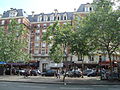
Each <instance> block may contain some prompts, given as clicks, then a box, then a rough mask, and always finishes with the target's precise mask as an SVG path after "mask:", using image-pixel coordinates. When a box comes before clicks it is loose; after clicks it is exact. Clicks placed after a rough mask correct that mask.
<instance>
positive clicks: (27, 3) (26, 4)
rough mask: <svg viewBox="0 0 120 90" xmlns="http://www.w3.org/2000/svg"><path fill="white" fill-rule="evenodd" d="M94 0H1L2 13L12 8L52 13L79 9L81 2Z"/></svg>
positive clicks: (0, 11) (36, 12)
mask: <svg viewBox="0 0 120 90" xmlns="http://www.w3.org/2000/svg"><path fill="white" fill-rule="evenodd" d="M92 1H93V0H0V14H2V13H3V12H4V11H7V10H9V9H10V8H16V9H23V10H24V11H26V13H27V14H31V12H32V11H35V14H39V13H51V12H54V9H57V10H58V12H65V11H67V12H72V11H74V8H76V9H78V7H79V6H80V4H85V3H88V2H89V3H91V2H92Z"/></svg>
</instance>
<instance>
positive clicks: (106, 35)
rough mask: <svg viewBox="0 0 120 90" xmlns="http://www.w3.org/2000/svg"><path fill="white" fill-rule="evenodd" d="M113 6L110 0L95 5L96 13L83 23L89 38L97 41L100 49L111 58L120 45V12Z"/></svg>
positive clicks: (101, 0) (102, 0)
mask: <svg viewBox="0 0 120 90" xmlns="http://www.w3.org/2000/svg"><path fill="white" fill-rule="evenodd" d="M113 4H114V3H113V2H111V1H110V0H100V1H99V2H98V3H94V4H93V5H94V6H96V7H95V11H94V12H92V13H90V14H89V15H88V16H87V17H86V18H85V20H84V23H83V24H84V28H85V33H87V36H88V37H89V36H90V37H91V40H94V41H96V43H97V44H96V45H97V46H98V49H99V50H102V51H105V52H107V53H108V55H109V56H111V54H113V52H115V51H116V49H117V48H118V47H119V45H120V22H119V21H118V18H119V17H120V12H119V10H113V9H112V6H113Z"/></svg>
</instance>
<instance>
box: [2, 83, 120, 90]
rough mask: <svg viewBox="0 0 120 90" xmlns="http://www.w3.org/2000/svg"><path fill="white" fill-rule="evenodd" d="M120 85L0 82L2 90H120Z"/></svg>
mask: <svg viewBox="0 0 120 90" xmlns="http://www.w3.org/2000/svg"><path fill="white" fill-rule="evenodd" d="M119 89H120V85H60V84H35V83H17V82H0V90H119Z"/></svg>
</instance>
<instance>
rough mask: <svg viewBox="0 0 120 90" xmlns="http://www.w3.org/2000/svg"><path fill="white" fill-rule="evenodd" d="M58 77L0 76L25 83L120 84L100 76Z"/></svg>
mask: <svg viewBox="0 0 120 90" xmlns="http://www.w3.org/2000/svg"><path fill="white" fill-rule="evenodd" d="M62 79H63V78H62V77H61V79H58V78H56V77H42V76H29V77H27V78H24V76H9V75H8V76H7V75H6V76H0V82H2V81H3V82H23V83H40V84H71V85H72V84H75V85H120V81H106V80H100V78H99V77H86V76H84V78H69V77H66V79H65V82H62Z"/></svg>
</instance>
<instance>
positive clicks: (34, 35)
mask: <svg viewBox="0 0 120 90" xmlns="http://www.w3.org/2000/svg"><path fill="white" fill-rule="evenodd" d="M91 11H93V8H92V6H91V4H90V3H87V4H81V5H80V7H79V8H78V9H77V10H76V9H75V10H74V12H62V13H60V12H58V10H57V9H55V10H54V12H53V13H48V14H45V13H40V14H35V12H34V11H33V12H32V14H31V15H27V13H26V12H25V11H24V10H23V9H14V8H11V9H10V10H8V11H4V12H3V15H0V26H1V27H4V28H5V29H8V24H9V23H10V22H11V19H16V20H17V21H18V23H20V24H23V25H24V27H25V28H26V30H28V31H29V33H28V35H27V38H28V53H29V54H30V55H31V56H32V58H31V60H35V61H39V66H40V67H39V69H40V70H41V71H43V70H44V69H46V68H48V65H49V66H50V65H53V64H51V63H53V61H51V60H50V58H49V50H50V46H49V45H48V44H47V43H46V41H43V40H42V36H43V33H44V32H47V27H49V26H50V25H53V24H54V23H55V22H56V21H58V22H59V24H66V23H67V22H70V23H71V22H72V21H73V20H74V18H75V16H76V15H79V16H80V17H82V16H86V14H88V13H89V12H91ZM73 60H74V63H76V64H81V63H82V61H78V59H77V56H73ZM68 61H70V57H68ZM98 62H99V55H96V54H94V55H93V56H91V57H87V56H86V57H85V61H84V64H95V65H97V64H98Z"/></svg>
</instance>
